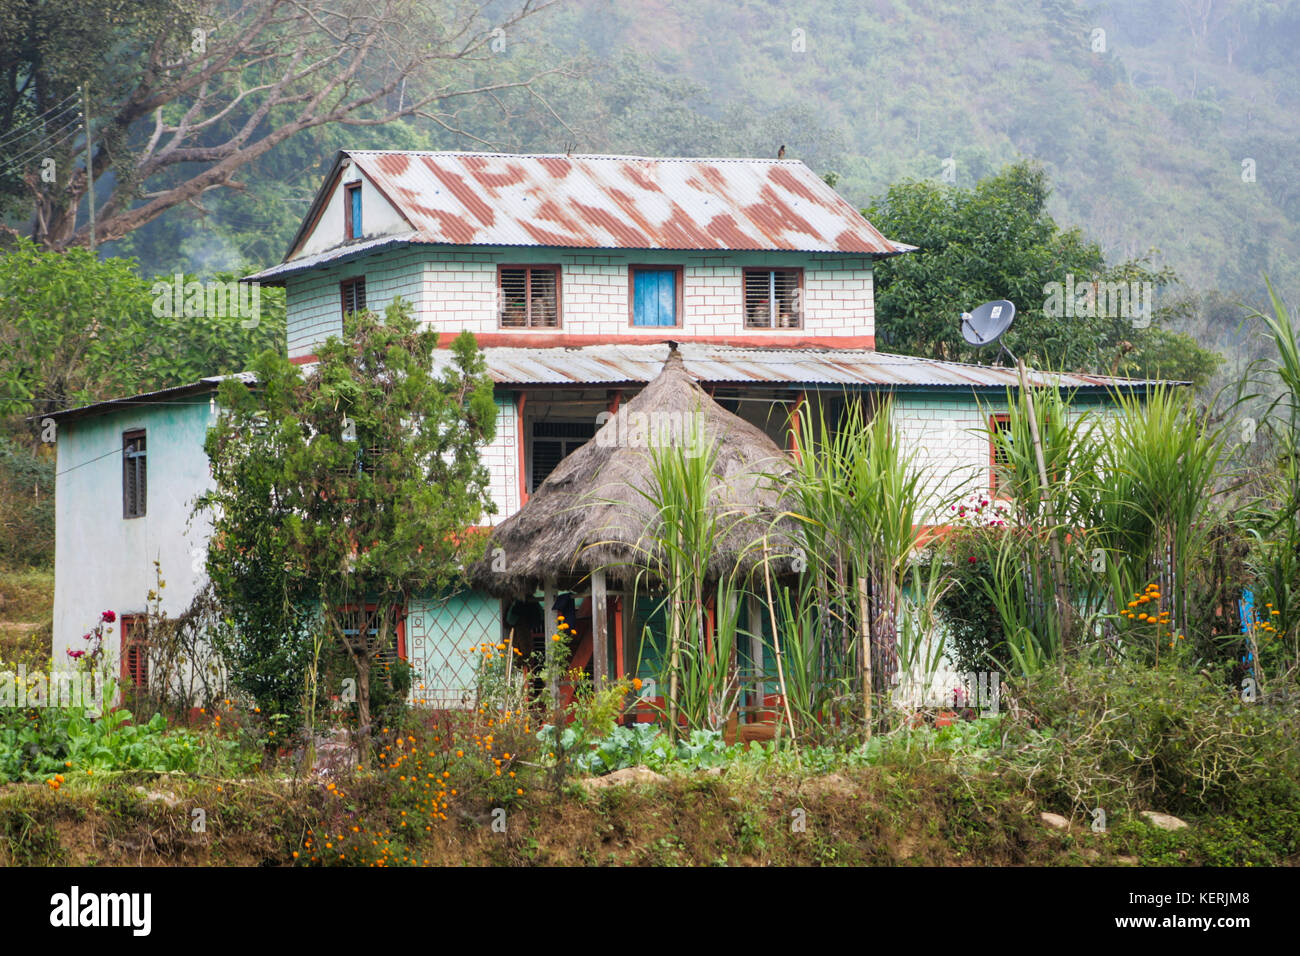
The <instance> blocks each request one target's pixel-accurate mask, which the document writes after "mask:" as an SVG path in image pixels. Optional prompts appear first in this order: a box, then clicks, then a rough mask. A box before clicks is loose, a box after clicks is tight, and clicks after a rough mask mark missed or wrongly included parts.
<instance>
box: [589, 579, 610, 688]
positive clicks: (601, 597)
mask: <svg viewBox="0 0 1300 956" xmlns="http://www.w3.org/2000/svg"><path fill="white" fill-rule="evenodd" d="M608 681H609V595H608V593H607V592H606V590H605V569H604V568H597V569H596V570H595V571H592V572H591V682H592V684H593V686H595V688H596V690H603V689H604V688H605V685H606V684H607V683H608Z"/></svg>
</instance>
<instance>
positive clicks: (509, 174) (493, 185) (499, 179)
mask: <svg viewBox="0 0 1300 956" xmlns="http://www.w3.org/2000/svg"><path fill="white" fill-rule="evenodd" d="M488 166H489V163H488V161H487V160H486V159H484V158H483V157H482V156H466V157H465V168H466V169H467V170H469V174H470V175H471V176H473V177H474V179H475V181H476V182H479V183H481V184H483V185H484V186H485V187H487V188H488V189H498V188H500V187H502V186H515V185H518V184H519V183H522V182H523V181H524V180H526V179H527V178H528V172H527V170H525V169H524V168H523V166H521V165H520V164H519V163H507V164H506V167H505V169H504V170H501V169H499V168H498V169H497V170H494V171H492V172H489V171H488Z"/></svg>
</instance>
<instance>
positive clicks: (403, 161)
mask: <svg viewBox="0 0 1300 956" xmlns="http://www.w3.org/2000/svg"><path fill="white" fill-rule="evenodd" d="M375 165H377V166H378V167H379V168H380V169H381V170H382V171H383V172H385V173H387V174H388V175H389V176H400V175H402V173H404V172H406V167H408V166H410V165H411V157H410V156H408V155H406V154H405V153H385V154H384V155H383V156H380V157H379V159H378V160H376V161H375Z"/></svg>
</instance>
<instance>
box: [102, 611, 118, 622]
mask: <svg viewBox="0 0 1300 956" xmlns="http://www.w3.org/2000/svg"><path fill="white" fill-rule="evenodd" d="M99 619H100V620H101V621H106V622H108V623H109V624H112V623H113V622H114V621H116V620H117V613H116V612H114V611H105V612H104V613H103V614H101V615H99Z"/></svg>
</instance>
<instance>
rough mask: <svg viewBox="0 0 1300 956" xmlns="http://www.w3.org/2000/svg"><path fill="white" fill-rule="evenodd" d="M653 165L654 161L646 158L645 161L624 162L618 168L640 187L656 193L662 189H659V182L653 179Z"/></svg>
mask: <svg viewBox="0 0 1300 956" xmlns="http://www.w3.org/2000/svg"><path fill="white" fill-rule="evenodd" d="M655 165H656V164H655V163H653V162H650V161H649V160H646V161H645V162H641V161H638V160H632V161H631V162H628V163H624V164H623V165H622V166H621V167H620V168H619V170H620V172H622V174H623V175H624V176H625V177H626V178H627V179H630V180H631V181H632V182H634V183H636V184H637V186H639V187H640V188H642V189H646V190H649V191H650V192H656V193H657V192H661V191H662V190H660V189H659V183H657V182H656V181H655V174H654V167H655Z"/></svg>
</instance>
